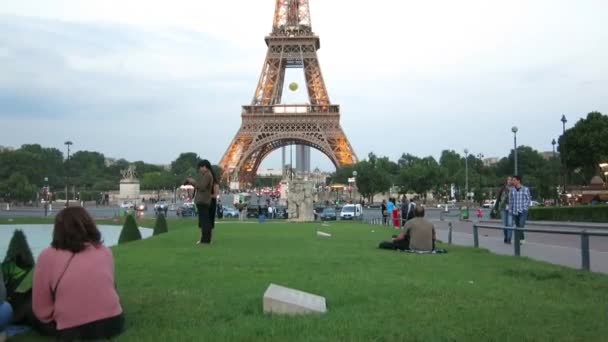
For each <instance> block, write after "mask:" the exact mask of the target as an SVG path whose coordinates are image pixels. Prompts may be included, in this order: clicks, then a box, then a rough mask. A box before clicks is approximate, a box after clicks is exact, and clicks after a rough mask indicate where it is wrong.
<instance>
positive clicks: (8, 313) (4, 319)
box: [0, 302, 13, 332]
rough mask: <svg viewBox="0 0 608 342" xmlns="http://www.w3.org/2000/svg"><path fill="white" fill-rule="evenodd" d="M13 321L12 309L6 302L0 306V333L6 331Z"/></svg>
mask: <svg viewBox="0 0 608 342" xmlns="http://www.w3.org/2000/svg"><path fill="white" fill-rule="evenodd" d="M12 319H13V308H12V307H11V305H10V304H9V303H8V302H2V304H0V332H3V331H4V330H6V328H7V327H8V325H9V324H10V323H11V320H12Z"/></svg>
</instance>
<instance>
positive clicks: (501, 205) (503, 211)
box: [496, 177, 513, 244]
mask: <svg viewBox="0 0 608 342" xmlns="http://www.w3.org/2000/svg"><path fill="white" fill-rule="evenodd" d="M512 187H513V177H508V178H507V180H506V181H505V185H504V186H503V188H502V189H501V190H500V194H499V195H498V203H496V206H497V207H498V213H499V214H500V216H501V219H502V225H503V227H512V226H513V217H512V216H511V213H510V212H509V201H510V197H511V189H512ZM504 235H505V239H504V242H505V243H508V244H510V243H511V238H512V236H513V231H512V230H510V229H505V230H504Z"/></svg>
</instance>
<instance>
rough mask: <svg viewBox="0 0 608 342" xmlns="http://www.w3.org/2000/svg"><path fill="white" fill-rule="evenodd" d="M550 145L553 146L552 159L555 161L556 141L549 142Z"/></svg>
mask: <svg viewBox="0 0 608 342" xmlns="http://www.w3.org/2000/svg"><path fill="white" fill-rule="evenodd" d="M551 145H553V159H555V145H557V141H555V139H553V141H551Z"/></svg>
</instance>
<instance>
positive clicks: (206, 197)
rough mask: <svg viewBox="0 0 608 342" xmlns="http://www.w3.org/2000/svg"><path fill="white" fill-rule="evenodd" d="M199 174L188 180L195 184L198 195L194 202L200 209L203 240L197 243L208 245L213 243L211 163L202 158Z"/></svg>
mask: <svg viewBox="0 0 608 342" xmlns="http://www.w3.org/2000/svg"><path fill="white" fill-rule="evenodd" d="M198 171H199V175H198V176H197V177H196V179H195V178H192V177H190V178H188V179H187V182H188V183H189V184H191V185H192V186H194V188H195V189H196V195H194V203H196V208H197V210H198V226H199V227H200V228H201V240H200V241H198V242H197V244H205V245H208V244H210V243H211V217H210V215H209V214H210V212H209V208H210V207H211V192H212V190H213V176H212V174H211V163H210V162H209V161H208V160H202V161H200V162H199V163H198Z"/></svg>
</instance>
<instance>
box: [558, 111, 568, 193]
mask: <svg viewBox="0 0 608 342" xmlns="http://www.w3.org/2000/svg"><path fill="white" fill-rule="evenodd" d="M560 121H561V122H562V129H563V131H562V132H563V135H562V144H561V145H560V146H561V148H562V151H561V155H562V167H563V168H564V193H566V192H567V191H566V185H567V183H568V167H567V165H566V148H565V147H564V145H565V144H564V143H563V142H564V139H565V138H566V123H567V122H568V119H566V115H562V119H561V120H560Z"/></svg>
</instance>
